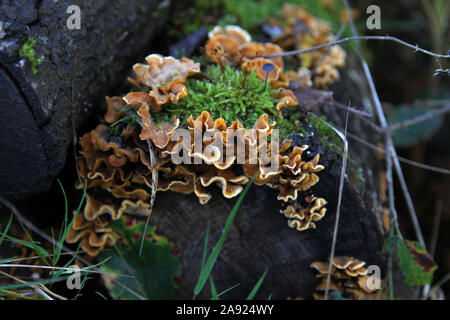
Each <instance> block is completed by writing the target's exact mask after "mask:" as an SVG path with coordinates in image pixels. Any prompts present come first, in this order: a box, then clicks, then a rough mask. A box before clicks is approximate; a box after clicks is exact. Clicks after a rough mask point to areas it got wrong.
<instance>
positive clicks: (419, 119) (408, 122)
mask: <svg viewBox="0 0 450 320" xmlns="http://www.w3.org/2000/svg"><path fill="white" fill-rule="evenodd" d="M449 111H450V104H448V105H446V106H444V107H443V108H441V109H438V110H432V111H430V112H427V113H425V114H423V115H421V116H418V117H415V118H412V119H408V120H405V121H402V122H398V123H395V124H392V125H390V126H388V127H387V129H386V130H387V131H389V132H393V131H395V130H398V129H403V128H406V127H409V126H411V125H414V124H417V123H421V122H424V121H427V120H429V119H432V118H434V117H437V116H439V115H441V114H444V113H447V112H449Z"/></svg>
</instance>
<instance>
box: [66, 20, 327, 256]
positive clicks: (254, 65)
mask: <svg viewBox="0 0 450 320" xmlns="http://www.w3.org/2000/svg"><path fill="white" fill-rule="evenodd" d="M215 46H218V47H219V51H220V55H217V52H218V50H215V49H214V48H215ZM282 51H283V50H282V49H281V47H279V46H278V45H275V44H270V43H265V44H263V43H257V42H251V37H250V36H249V34H248V33H247V32H246V31H245V30H243V29H241V28H239V27H237V26H227V27H225V28H220V27H216V28H214V29H213V30H212V31H211V32H210V33H209V40H208V42H207V43H206V54H207V55H208V56H209V57H210V60H211V61H212V64H211V65H207V66H205V67H206V68H205V71H204V72H203V75H202V72H201V71H200V64H199V63H195V62H194V61H192V60H190V59H188V58H183V59H175V58H173V57H163V56H161V55H159V54H150V55H148V56H147V57H146V59H145V60H146V63H145V64H143V63H137V64H135V65H134V66H133V71H134V73H135V79H130V78H129V82H130V83H131V84H132V85H133V86H134V87H135V88H134V89H133V90H132V91H131V92H128V93H126V94H124V95H123V96H121V97H119V96H116V97H111V98H110V97H106V104H107V112H106V114H105V115H104V123H101V124H99V125H98V126H97V127H96V128H95V129H94V130H92V131H90V132H88V133H86V134H85V135H83V136H82V137H81V138H80V146H81V150H80V154H81V155H82V156H83V157H82V158H81V159H79V161H78V167H79V172H80V178H81V180H84V181H85V183H86V186H87V195H88V196H87V199H88V201H87V204H86V207H85V209H84V211H83V215H82V216H80V217H79V218H78V217H77V219H78V222H77V224H75V225H74V227H72V230H71V232H70V236H68V238H67V241H68V242H76V241H81V242H82V247H83V249H85V250H86V251H87V252H88V254H90V255H92V256H95V255H96V254H97V253H98V251H99V250H101V248H102V247H103V246H105V245H108V244H109V243H111V241H112V240H111V239H110V237H109V236H108V232H109V231H108V230H109V229H108V228H107V225H108V221H109V220H111V219H113V220H115V219H118V218H119V217H120V216H122V215H123V214H126V215H132V216H136V215H137V216H148V215H149V214H150V212H151V208H150V202H151V200H150V199H151V198H152V196H151V194H152V193H153V192H156V191H160V192H161V191H173V192H179V193H183V194H190V193H194V194H195V195H196V196H197V197H198V199H199V201H200V203H201V204H205V203H207V202H208V201H209V200H210V199H211V197H212V195H211V193H210V192H209V191H208V189H209V188H211V187H212V186H213V185H215V186H218V187H219V188H220V190H221V191H222V195H223V196H224V197H225V198H233V197H236V196H237V195H239V194H240V193H241V192H242V190H243V185H245V184H247V183H248V182H249V181H250V179H251V178H253V177H255V180H254V181H255V184H257V185H263V184H264V185H267V186H269V187H271V188H274V189H277V190H278V191H279V195H278V197H277V199H278V200H282V201H285V202H287V201H289V200H292V201H295V200H297V197H298V194H299V193H301V192H304V191H305V190H308V189H309V188H311V187H312V186H313V185H314V184H316V183H317V182H318V181H319V177H318V176H317V173H318V172H319V171H321V170H323V169H324V167H323V166H322V165H320V164H319V155H318V154H317V155H316V156H314V157H313V158H310V157H309V156H308V157H305V156H304V155H303V152H304V151H305V150H306V149H308V146H306V145H303V146H297V145H293V143H292V140H290V139H288V137H287V136H284V137H282V138H283V141H282V142H281V144H280V143H279V142H278V139H279V135H278V131H277V134H275V135H274V134H273V133H274V132H275V131H274V129H278V128H281V129H283V126H287V124H288V121H290V120H287V119H285V118H284V113H286V112H285V111H286V109H288V108H289V107H294V106H297V105H298V100H297V98H296V96H295V95H294V93H293V92H292V91H291V90H289V89H287V88H286V87H287V86H288V84H289V80H288V78H287V77H286V76H285V75H284V73H283V70H282V69H283V61H282V60H281V59H280V58H275V59H270V60H269V59H263V58H256V57H257V56H258V55H260V54H271V53H281V52H282ZM224 63H226V65H224ZM217 64H219V66H220V68H218V66H217ZM268 64H270V66H273V70H270V72H268V74H267V72H266V71H267V67H266V70H264V65H266V66H267V65H268ZM243 70H245V71H243ZM195 75H198V77H191V76H195ZM266 76H267V77H268V79H269V80H270V84H271V86H270V87H269V88H267V90H266V87H265V80H266ZM190 77H191V78H190ZM227 77H228V78H227ZM188 78H190V79H188ZM252 86H253V89H252V90H253V91H251V89H250V88H252ZM202 90H203V91H202ZM215 90H216V91H215ZM210 95H213V96H210ZM217 99H219V101H223V102H220V103H217V102H216V100H217ZM220 99H223V100H220ZM215 104H217V105H215ZM233 112H234V113H233ZM222 114H223V117H222ZM213 115H214V116H213ZM233 115H235V116H233ZM214 118H215V119H214ZM277 125H278V126H279V127H277ZM292 127H294V125H292ZM269 140H270V141H269ZM239 148H240V149H239ZM150 150H151V151H150ZM150 152H152V153H153V154H152V155H151V154H150ZM151 157H152V159H153V160H152V161H150V158H151ZM155 172H156V173H157V174H154V173H155ZM153 179H157V180H156V181H153ZM77 187H78V188H80V189H81V188H82V183H81V182H80V183H79V184H78V185H77ZM155 189H156V190H155ZM306 201H307V202H308V203H309V206H308V207H307V208H306V209H304V210H307V211H302V213H301V214H302V215H303V216H304V217H303V218H299V217H300V215H297V216H293V217H292V218H295V219H293V220H291V221H290V222H289V223H290V226H291V227H295V228H296V229H297V230H304V229H307V228H314V227H315V224H314V222H313V221H317V220H319V219H320V218H321V217H323V215H324V214H325V210H326V209H325V207H324V206H325V204H326V201H325V200H324V199H322V198H307V200H306ZM98 219H101V220H98ZM90 239H92V241H90ZM99 239H104V241H103V240H101V241H100V240H99Z"/></svg>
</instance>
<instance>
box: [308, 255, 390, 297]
mask: <svg viewBox="0 0 450 320" xmlns="http://www.w3.org/2000/svg"><path fill="white" fill-rule="evenodd" d="M331 264H332V268H331V280H330V284H329V290H330V291H339V292H340V293H341V295H342V296H343V297H344V298H347V299H353V300H361V299H382V298H383V292H382V290H381V289H380V288H381V279H378V284H379V286H375V285H374V281H373V279H370V278H369V275H368V273H367V269H366V268H365V267H364V266H365V264H366V263H365V262H364V261H361V260H358V259H355V258H353V257H348V256H339V257H334V258H333V260H332V263H331ZM311 268H314V269H316V270H317V271H318V272H319V273H318V274H317V275H316V277H317V278H320V279H321V281H320V283H319V284H318V285H317V287H316V293H314V298H315V299H316V300H323V299H324V291H325V290H326V283H327V274H328V268H329V264H328V262H313V263H311ZM375 276H376V275H371V276H370V277H375Z"/></svg>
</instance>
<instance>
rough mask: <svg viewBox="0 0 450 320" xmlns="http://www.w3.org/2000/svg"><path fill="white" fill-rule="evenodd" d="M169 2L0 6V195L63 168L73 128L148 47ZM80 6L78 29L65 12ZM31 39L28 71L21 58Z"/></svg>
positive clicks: (24, 192)
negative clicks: (37, 61)
mask: <svg viewBox="0 0 450 320" xmlns="http://www.w3.org/2000/svg"><path fill="white" fill-rule="evenodd" d="M167 3H168V2H167V1H160V0H145V1H142V0H118V1H88V0H78V1H68V0H66V1H53V0H26V1H12V0H5V1H2V2H1V4H0V8H1V10H0V22H1V24H0V49H1V52H0V90H1V93H2V94H1V98H0V114H1V116H0V162H1V164H2V165H1V166H0V193H1V194H2V195H4V196H5V197H8V198H23V197H26V196H29V195H31V194H34V193H38V192H42V191H45V190H46V189H48V187H49V185H50V184H51V182H52V180H53V178H54V177H55V176H56V174H58V173H59V172H60V171H61V169H62V168H63V166H64V163H65V158H66V154H67V149H68V146H69V144H70V143H71V142H72V139H73V132H75V130H76V128H77V127H78V126H79V124H81V123H82V122H83V120H84V119H85V118H86V117H87V115H88V114H89V113H90V112H91V110H92V109H93V106H94V105H96V104H97V103H98V102H102V101H103V98H104V96H105V95H106V94H108V93H110V92H114V89H115V88H117V87H118V86H120V85H121V84H122V83H123V80H124V76H123V75H124V74H126V72H127V71H128V70H130V66H131V65H132V64H133V63H134V62H136V61H139V60H141V59H143V57H144V56H145V54H146V53H149V45H150V43H151V39H152V38H154V37H155V36H156V35H157V33H158V30H159V29H160V27H161V26H162V24H163V23H164V22H165V19H166V16H167V13H168V11H169V9H168V7H167ZM70 5H78V6H79V7H80V10H81V25H80V26H81V28H80V29H79V30H78V29H72V30H71V29H69V28H68V27H67V25H66V21H67V19H68V18H69V16H70V13H67V12H66V10H67V8H68V7H69V6H70ZM28 38H31V39H33V40H35V45H34V46H33V49H34V51H35V53H36V56H35V58H36V59H41V63H40V64H38V65H36V71H37V73H35V74H33V72H32V66H31V63H30V61H29V60H28V59H26V58H24V57H20V56H19V51H20V48H21V46H22V45H23V44H24V43H25V42H26V40H27V39H28Z"/></svg>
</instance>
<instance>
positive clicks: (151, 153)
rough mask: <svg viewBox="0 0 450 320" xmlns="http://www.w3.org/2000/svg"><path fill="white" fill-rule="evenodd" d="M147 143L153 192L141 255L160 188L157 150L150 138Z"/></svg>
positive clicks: (140, 249)
mask: <svg viewBox="0 0 450 320" xmlns="http://www.w3.org/2000/svg"><path fill="white" fill-rule="evenodd" d="M147 144H148V152H149V157H150V166H151V167H152V190H151V191H152V194H151V197H150V210H149V213H148V217H147V221H146V222H145V227H144V233H143V234H142V239H141V245H140V247H139V255H141V253H142V249H143V247H144V240H145V235H146V234H147V227H148V224H149V222H150V216H151V215H152V210H153V205H154V204H155V198H156V191H157V190H158V169H156V159H155V152H154V151H153V147H152V142H151V141H150V140H147Z"/></svg>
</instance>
